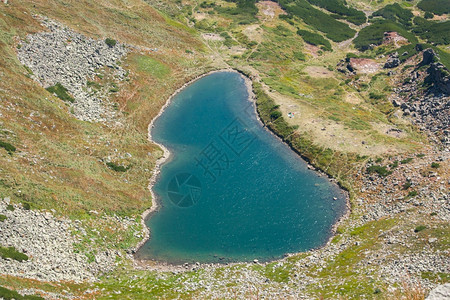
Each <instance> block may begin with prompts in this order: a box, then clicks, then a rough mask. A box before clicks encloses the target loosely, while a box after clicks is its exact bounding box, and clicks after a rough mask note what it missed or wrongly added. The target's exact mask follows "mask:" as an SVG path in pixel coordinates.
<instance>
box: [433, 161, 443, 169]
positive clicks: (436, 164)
mask: <svg viewBox="0 0 450 300" xmlns="http://www.w3.org/2000/svg"><path fill="white" fill-rule="evenodd" d="M440 166H441V165H440V164H439V163H437V162H432V163H431V167H432V168H433V169H437V168H439V167H440Z"/></svg>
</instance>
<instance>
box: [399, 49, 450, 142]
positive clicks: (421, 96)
mask: <svg viewBox="0 0 450 300" xmlns="http://www.w3.org/2000/svg"><path fill="white" fill-rule="evenodd" d="M436 57H437V55H436V53H435V52H434V51H433V50H432V49H426V50H425V51H423V53H422V61H421V62H420V63H418V64H417V67H415V68H413V69H412V70H411V71H409V72H407V75H406V76H401V77H400V78H399V79H397V80H398V81H401V82H399V84H398V85H399V87H397V88H395V89H394V93H393V94H392V95H391V101H392V103H393V105H394V106H396V107H399V108H400V109H401V110H402V112H403V115H404V116H409V117H410V118H411V119H412V121H413V123H415V124H416V125H418V126H419V128H421V129H422V130H423V131H424V132H426V133H428V135H429V136H430V137H431V139H434V140H436V138H435V137H437V140H436V142H438V143H439V142H440V143H442V144H443V145H444V146H445V147H446V148H448V147H449V146H450V129H449V128H450V96H449V91H450V75H449V74H448V71H446V69H445V67H444V66H443V65H442V64H441V63H437V62H434V61H435V59H436ZM424 67H426V68H425V70H424ZM424 84H425V85H427V86H428V87H427V88H424V87H423V85H424Z"/></svg>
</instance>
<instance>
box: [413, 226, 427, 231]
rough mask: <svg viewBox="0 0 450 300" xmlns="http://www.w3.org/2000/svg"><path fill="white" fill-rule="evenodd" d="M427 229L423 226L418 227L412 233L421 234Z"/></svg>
mask: <svg viewBox="0 0 450 300" xmlns="http://www.w3.org/2000/svg"><path fill="white" fill-rule="evenodd" d="M425 229H427V227H426V226H425V225H419V226H417V227H416V228H415V229H414V232H421V231H422V230H425Z"/></svg>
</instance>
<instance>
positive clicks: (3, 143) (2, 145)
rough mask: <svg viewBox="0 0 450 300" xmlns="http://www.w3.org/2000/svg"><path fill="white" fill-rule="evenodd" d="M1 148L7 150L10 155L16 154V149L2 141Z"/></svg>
mask: <svg viewBox="0 0 450 300" xmlns="http://www.w3.org/2000/svg"><path fill="white" fill-rule="evenodd" d="M0 148H3V149H5V150H6V151H7V152H8V154H9V155H12V154H13V153H14V152H16V150H17V149H16V147H14V146H13V145H11V144H10V143H7V142H3V141H0Z"/></svg>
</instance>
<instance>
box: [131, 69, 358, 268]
mask: <svg viewBox="0 0 450 300" xmlns="http://www.w3.org/2000/svg"><path fill="white" fill-rule="evenodd" d="M222 72H231V73H238V74H239V75H240V76H241V78H242V79H243V80H244V84H245V86H246V89H247V93H248V97H247V100H248V101H249V102H250V103H252V104H253V109H254V112H255V115H256V118H257V120H258V122H260V124H261V126H262V127H263V128H264V129H265V130H266V131H268V132H269V133H270V134H272V135H273V136H274V137H276V138H277V139H279V141H280V142H282V143H284V144H286V145H287V146H288V147H289V148H290V150H292V151H294V152H295V153H296V154H297V155H299V156H300V158H301V159H303V160H304V161H305V162H306V163H307V164H308V168H309V166H311V165H310V163H309V161H308V160H307V159H305V157H304V156H303V155H301V154H300V153H298V151H297V150H296V149H294V148H293V147H292V146H291V145H289V144H288V143H286V142H285V141H284V140H283V139H282V137H280V136H279V135H278V134H277V133H276V132H274V131H272V130H271V129H270V128H268V127H267V126H266V125H265V124H264V122H263V121H262V119H261V117H260V115H259V112H258V109H257V103H256V101H257V99H256V96H255V93H254V89H253V82H252V80H251V79H250V77H249V76H248V75H247V74H245V73H244V72H242V71H240V70H236V69H232V68H226V69H219V70H212V71H209V72H206V73H203V74H201V75H198V76H196V77H195V78H193V79H191V80H189V81H187V82H186V83H184V84H183V85H182V86H181V87H179V88H178V89H177V90H175V92H174V93H172V95H171V96H170V97H169V98H168V99H167V101H166V102H165V103H164V105H163V106H162V107H161V109H160V111H159V113H158V114H157V115H156V116H155V117H154V118H153V119H152V120H151V121H150V123H149V125H148V140H149V141H150V142H151V143H153V144H156V145H158V146H159V147H160V148H161V150H162V151H163V155H162V156H161V157H160V158H159V159H158V160H157V161H156V163H155V167H154V171H153V174H152V176H151V177H150V180H149V184H148V189H149V191H150V194H151V196H152V206H151V207H150V208H149V209H147V210H145V211H144V212H143V213H142V215H141V225H142V227H143V229H142V230H143V235H144V238H143V239H142V240H141V241H140V242H139V243H138V244H137V245H136V247H135V251H134V254H132V259H133V263H134V267H135V268H137V269H146V270H159V271H167V272H183V271H187V270H190V269H192V268H198V267H214V266H216V267H220V266H224V265H237V264H242V263H244V264H251V263H252V262H223V263H184V264H172V263H169V262H163V261H157V260H152V259H139V258H137V257H136V253H137V252H138V251H139V249H140V248H141V247H142V246H143V245H144V244H145V243H146V242H147V241H148V240H149V238H150V234H151V232H150V228H149V227H148V226H147V225H146V221H147V220H148V219H149V218H150V217H151V216H152V214H154V213H156V212H157V211H158V210H159V209H160V207H161V203H160V200H159V199H158V197H157V196H156V194H155V193H154V191H153V186H154V184H155V182H156V180H157V179H158V176H159V175H160V172H161V167H162V166H163V165H164V164H165V163H167V162H168V161H169V159H170V158H171V155H172V153H171V152H170V150H169V149H168V148H167V147H166V146H164V145H162V144H160V143H158V142H156V141H154V140H153V138H152V134H151V130H152V128H153V127H154V123H155V121H156V120H157V119H158V118H159V117H160V116H161V115H162V114H163V113H164V111H165V110H166V108H167V107H168V106H169V105H170V104H171V103H172V100H173V98H174V97H175V96H176V95H178V94H179V93H180V92H181V91H182V90H183V89H185V88H186V87H187V86H189V85H191V84H192V83H194V82H196V81H197V80H199V79H201V78H203V77H206V76H208V75H211V74H214V73H222ZM312 170H313V171H315V172H316V173H318V176H327V177H328V179H329V181H330V182H331V183H332V184H336V185H337V186H338V187H339V189H340V190H342V191H344V192H345V198H346V200H345V201H346V210H345V213H344V214H343V215H342V216H341V217H339V219H338V220H337V221H336V222H335V223H334V224H333V226H332V227H331V229H330V236H329V238H328V240H327V242H326V243H324V244H323V245H322V246H319V247H316V248H313V249H311V250H308V251H304V252H295V253H286V254H284V256H283V258H278V259H272V260H268V261H267V262H259V261H258V260H255V261H254V262H253V263H255V262H258V263H260V264H266V263H270V262H273V261H281V260H283V259H284V258H286V257H290V256H293V255H297V254H299V253H307V252H311V251H315V250H318V249H322V248H325V247H327V246H328V245H329V244H330V242H331V240H332V238H333V237H334V236H335V233H336V230H337V227H338V226H339V224H340V223H341V222H342V221H343V220H345V219H347V218H348V216H349V215H350V212H351V206H350V199H349V192H348V191H347V190H346V189H345V188H343V187H342V186H341V185H340V184H339V183H338V181H337V180H335V179H334V178H333V177H331V176H330V175H328V174H326V173H324V172H322V171H321V170H320V169H317V168H316V167H314V168H313V169H312Z"/></svg>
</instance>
